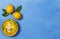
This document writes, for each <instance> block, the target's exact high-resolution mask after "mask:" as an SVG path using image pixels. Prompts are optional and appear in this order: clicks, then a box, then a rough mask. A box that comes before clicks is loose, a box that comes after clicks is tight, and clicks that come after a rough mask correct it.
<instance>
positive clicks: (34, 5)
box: [0, 0, 60, 39]
mask: <svg viewBox="0 0 60 39" xmlns="http://www.w3.org/2000/svg"><path fill="white" fill-rule="evenodd" d="M7 4H12V5H13V6H15V8H17V6H19V5H22V11H21V14H22V15H23V19H22V20H16V21H17V22H18V23H19V25H20V30H19V33H18V34H17V35H15V36H14V37H7V36H5V35H4V34H2V32H1V31H0V39H60V0H0V26H1V24H2V22H3V21H4V20H6V19H9V18H10V19H13V20H15V19H14V18H13V17H12V15H9V16H8V17H3V16H2V13H3V12H2V9H3V8H5V7H6V5H7Z"/></svg>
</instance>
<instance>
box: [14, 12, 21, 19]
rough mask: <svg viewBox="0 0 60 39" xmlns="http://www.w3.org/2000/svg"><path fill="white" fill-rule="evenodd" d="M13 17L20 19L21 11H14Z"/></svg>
mask: <svg viewBox="0 0 60 39" xmlns="http://www.w3.org/2000/svg"><path fill="white" fill-rule="evenodd" d="M13 17H14V18H15V19H20V18H21V13H19V12H14V13H13Z"/></svg>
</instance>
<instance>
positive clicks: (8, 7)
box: [6, 4, 14, 14]
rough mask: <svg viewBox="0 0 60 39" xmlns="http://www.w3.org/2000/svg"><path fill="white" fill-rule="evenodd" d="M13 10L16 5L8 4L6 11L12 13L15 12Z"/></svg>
mask: <svg viewBox="0 0 60 39" xmlns="http://www.w3.org/2000/svg"><path fill="white" fill-rule="evenodd" d="M13 11H14V7H13V6H12V5H11V4H8V5H7V6H6V12H7V13H8V14H11V13H13Z"/></svg>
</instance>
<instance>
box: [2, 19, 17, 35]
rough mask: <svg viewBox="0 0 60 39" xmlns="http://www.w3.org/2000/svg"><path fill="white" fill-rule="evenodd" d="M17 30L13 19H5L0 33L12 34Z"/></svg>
mask: <svg viewBox="0 0 60 39" xmlns="http://www.w3.org/2000/svg"><path fill="white" fill-rule="evenodd" d="M17 31H18V25H17V23H16V21H14V20H11V19H9V20H5V21H4V22H3V23H2V33H3V34H4V35H6V36H14V35H15V34H16V33H17Z"/></svg>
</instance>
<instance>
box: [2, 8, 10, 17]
mask: <svg viewBox="0 0 60 39" xmlns="http://www.w3.org/2000/svg"><path fill="white" fill-rule="evenodd" d="M2 11H3V12H4V13H3V14H2V16H4V17H7V16H8V15H9V14H7V12H6V10H5V9H2Z"/></svg>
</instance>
